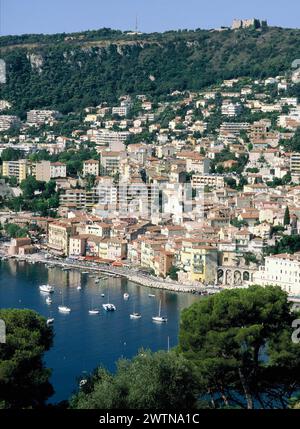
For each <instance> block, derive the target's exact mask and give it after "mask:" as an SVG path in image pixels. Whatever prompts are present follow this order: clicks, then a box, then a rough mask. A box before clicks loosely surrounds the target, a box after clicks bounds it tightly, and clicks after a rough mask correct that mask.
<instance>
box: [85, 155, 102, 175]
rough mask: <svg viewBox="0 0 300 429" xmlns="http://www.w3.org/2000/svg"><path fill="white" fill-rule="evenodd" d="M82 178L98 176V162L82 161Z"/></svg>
mask: <svg viewBox="0 0 300 429" xmlns="http://www.w3.org/2000/svg"><path fill="white" fill-rule="evenodd" d="M82 173H83V176H84V177H85V176H88V175H92V176H96V177H98V176H99V161H96V160H95V159H89V160H88V161H84V163H83V172H82Z"/></svg>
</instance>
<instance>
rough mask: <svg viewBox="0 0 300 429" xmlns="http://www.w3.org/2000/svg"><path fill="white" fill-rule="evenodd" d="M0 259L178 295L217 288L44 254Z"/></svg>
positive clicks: (135, 270) (135, 269)
mask: <svg viewBox="0 0 300 429" xmlns="http://www.w3.org/2000/svg"><path fill="white" fill-rule="evenodd" d="M0 258H2V259H8V258H13V259H14V260H17V261H26V262H28V263H43V264H46V265H47V266H49V267H51V266H56V267H61V268H62V269H63V268H65V269H66V268H69V269H79V270H85V271H90V272H91V273H92V272H94V273H95V272H97V273H99V274H105V275H107V276H110V277H124V278H126V279H127V280H129V281H131V282H133V283H136V284H138V285H141V286H146V287H149V288H155V289H161V290H166V291H173V292H178V293H199V294H201V293H207V292H210V291H211V292H217V291H218V289H217V288H213V287H206V286H202V285H197V284H182V283H179V282H176V281H172V280H165V279H159V278H158V277H155V276H152V275H149V274H145V273H143V272H141V271H140V270H139V269H138V268H126V267H112V266H107V265H105V264H103V265H101V264H99V263H95V262H90V261H79V260H69V259H60V258H52V257H49V256H48V257H47V256H46V254H42V253H38V254H33V255H27V256H22V257H20V256H14V257H7V256H6V255H4V254H0Z"/></svg>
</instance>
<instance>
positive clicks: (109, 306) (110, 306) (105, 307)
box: [102, 291, 117, 311]
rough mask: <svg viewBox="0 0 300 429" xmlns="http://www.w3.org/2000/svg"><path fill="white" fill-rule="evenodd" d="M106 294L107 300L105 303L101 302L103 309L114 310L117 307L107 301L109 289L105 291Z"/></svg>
mask: <svg viewBox="0 0 300 429" xmlns="http://www.w3.org/2000/svg"><path fill="white" fill-rule="evenodd" d="M107 296H108V300H107V301H108V302H107V304H102V307H103V308H104V310H105V311H116V309H117V307H116V306H115V305H114V304H110V303H109V291H108V293H107Z"/></svg>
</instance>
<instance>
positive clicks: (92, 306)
mask: <svg viewBox="0 0 300 429" xmlns="http://www.w3.org/2000/svg"><path fill="white" fill-rule="evenodd" d="M99 313H100V311H99V310H98V308H95V307H94V300H93V299H92V305H91V309H90V310H89V314H91V315H96V314H99Z"/></svg>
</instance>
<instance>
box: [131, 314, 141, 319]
mask: <svg viewBox="0 0 300 429" xmlns="http://www.w3.org/2000/svg"><path fill="white" fill-rule="evenodd" d="M141 317H142V315H141V313H132V314H131V315H130V319H141Z"/></svg>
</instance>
